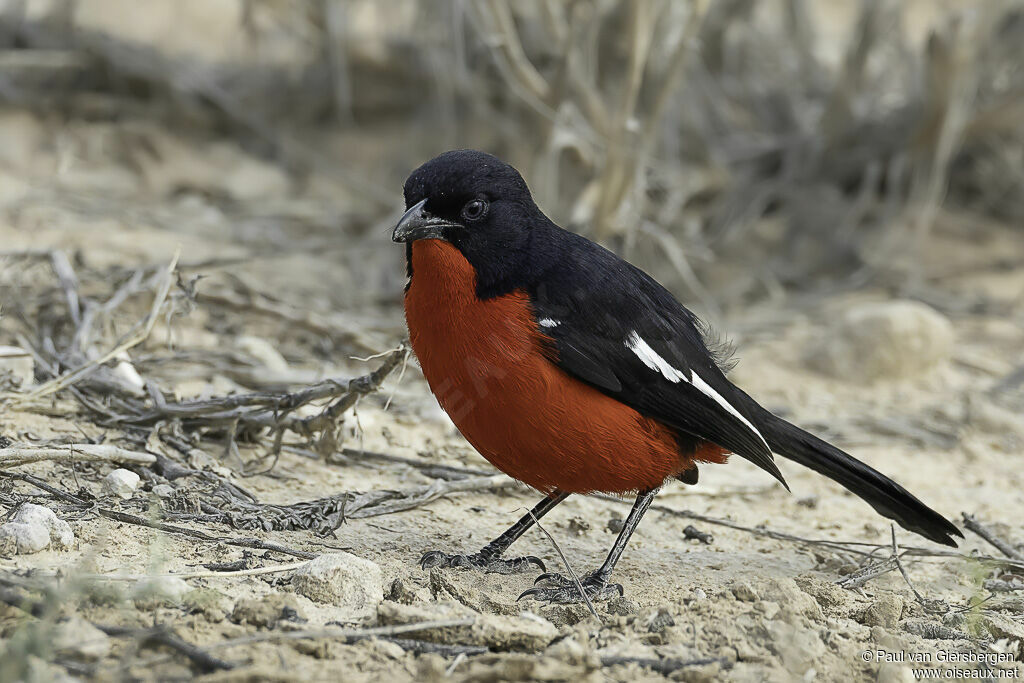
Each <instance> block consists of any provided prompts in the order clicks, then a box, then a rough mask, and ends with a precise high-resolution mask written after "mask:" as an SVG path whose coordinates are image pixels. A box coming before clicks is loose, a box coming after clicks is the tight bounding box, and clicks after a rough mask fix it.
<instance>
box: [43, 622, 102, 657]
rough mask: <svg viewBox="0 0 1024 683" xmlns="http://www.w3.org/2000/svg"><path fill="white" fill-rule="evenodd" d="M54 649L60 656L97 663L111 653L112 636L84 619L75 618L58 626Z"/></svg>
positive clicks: (54, 638)
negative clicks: (96, 661)
mask: <svg viewBox="0 0 1024 683" xmlns="http://www.w3.org/2000/svg"><path fill="white" fill-rule="evenodd" d="M53 649H54V650H55V651H56V653H57V654H58V655H62V656H65V657H73V658H74V659H81V660H86V661H95V660H97V659H102V658H103V657H106V656H107V654H108V653H109V652H110V636H108V635H107V634H106V633H104V632H103V631H101V630H99V629H98V628H96V627H95V626H93V625H92V624H90V623H89V622H88V621H86V620H85V619H83V618H82V617H78V616H75V617H71V618H70V619H68V620H67V621H62V622H60V623H59V624H57V628H56V629H55V630H54V633H53Z"/></svg>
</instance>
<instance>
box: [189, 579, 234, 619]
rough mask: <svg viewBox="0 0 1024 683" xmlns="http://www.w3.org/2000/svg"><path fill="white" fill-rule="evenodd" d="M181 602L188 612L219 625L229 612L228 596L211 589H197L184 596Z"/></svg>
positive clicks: (229, 602)
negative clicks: (200, 615)
mask: <svg viewBox="0 0 1024 683" xmlns="http://www.w3.org/2000/svg"><path fill="white" fill-rule="evenodd" d="M182 602H183V603H184V605H185V607H187V608H188V609H189V611H190V612H192V613H196V614H202V615H203V616H204V617H206V620H207V621H209V622H211V623H214V624H219V623H220V622H222V621H224V619H226V618H227V616H228V613H229V612H231V601H230V599H229V598H228V596H226V595H224V594H223V593H221V592H220V591H217V590H214V589H212V588H197V589H195V590H192V591H189V592H188V593H186V594H185V596H184V598H183V600H182Z"/></svg>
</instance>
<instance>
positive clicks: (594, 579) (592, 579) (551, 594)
mask: <svg viewBox="0 0 1024 683" xmlns="http://www.w3.org/2000/svg"><path fill="white" fill-rule="evenodd" d="M541 582H546V583H549V584H553V585H549V586H538V587H536V588H530V589H529V590H526V591H523V593H522V595H520V596H519V597H518V598H516V600H517V601H518V600H522V599H523V598H533V599H534V600H539V601H541V602H554V603H574V602H583V601H584V599H583V596H582V595H581V594H580V587H581V586H582V588H583V592H584V593H585V594H586V597H587V599H588V600H590V601H592V602H593V601H598V600H608V599H610V598H613V597H615V596H616V595H619V596H621V595H623V594H624V593H625V591H624V590H623V588H622V584H618V583H608V582H607V581H606V580H605V579H602V578H600V577H598V576H596V575H594V574H591V575H590V576H586V577H584V578H582V579H580V582H579V585H577V583H576V582H575V581H573V580H572V579H568V578H566V577H565V576H563V575H561V574H556V573H554V572H546V573H544V574H541V575H540V576H538V577H537V580H536V581H534V585H536V584H538V583H541Z"/></svg>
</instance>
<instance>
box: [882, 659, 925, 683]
mask: <svg viewBox="0 0 1024 683" xmlns="http://www.w3.org/2000/svg"><path fill="white" fill-rule="evenodd" d="M875 680H876V682H877V683H913V681H914V680H916V679H915V678H914V674H913V673H911V671H910V667H909V666H906V665H903V664H894V663H893V662H882V665H881V666H879V667H878V678H876V679H875Z"/></svg>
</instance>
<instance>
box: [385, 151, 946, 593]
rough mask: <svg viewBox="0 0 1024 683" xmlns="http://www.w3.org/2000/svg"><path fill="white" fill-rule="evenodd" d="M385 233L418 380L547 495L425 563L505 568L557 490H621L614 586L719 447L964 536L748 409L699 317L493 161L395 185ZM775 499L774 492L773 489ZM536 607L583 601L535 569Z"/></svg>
mask: <svg viewBox="0 0 1024 683" xmlns="http://www.w3.org/2000/svg"><path fill="white" fill-rule="evenodd" d="M405 202H406V209H407V210H406V212H405V215H404V216H402V218H401V220H400V221H399V222H398V225H397V226H396V227H395V231H394V235H393V239H394V240H395V241H396V242H404V243H405V244H406V257H407V261H408V274H409V284H408V286H407V288H406V292H405V314H406V320H407V322H408V325H409V337H410V340H411V343H412V348H413V350H414V351H415V353H416V356H417V358H418V359H419V362H420V365H421V367H422V369H423V374H424V376H425V377H426V379H427V382H428V383H429V385H430V389H431V391H432V392H433V393H434V395H435V396H436V397H437V399H438V401H439V402H440V404H441V407H442V408H444V410H445V411H446V412H447V413H448V415H449V416H450V417H451V419H452V421H453V422H454V423H455V425H456V426H457V427H458V428H459V430H460V431H461V432H462V434H463V435H464V436H465V437H466V439H467V440H468V441H469V442H470V443H471V444H472V445H473V446H474V447H475V448H476V449H477V450H478V451H480V453H481V454H482V455H483V456H484V457H485V458H487V460H489V461H490V462H491V463H492V464H493V465H494V466H495V467H497V468H498V469H499V470H501V471H502V472H505V473H506V474H508V475H509V476H511V477H514V478H516V479H518V480H520V481H523V482H525V483H527V484H529V485H530V486H532V487H534V488H536V489H539V490H540V491H542V492H544V493H545V494H547V495H546V498H544V500H542V501H541V502H540V503H539V504H538V505H537V507H535V508H534V509H533V511H532V514H528V515H526V516H524V517H523V518H522V519H521V520H520V521H519V522H517V523H516V524H515V525H514V526H512V528H510V529H509V530H508V531H506V532H505V533H504V534H502V535H501V536H500V537H498V538H497V539H495V540H494V541H492V542H491V543H489V544H488V545H486V546H485V547H484V548H483V549H482V550H480V551H479V552H477V553H473V554H470V555H457V554H456V555H452V554H448V553H444V552H440V551H432V552H428V553H427V554H426V555H424V557H423V559H422V561H421V563H422V564H423V565H424V566H425V567H433V566H459V567H477V568H481V569H485V570H487V571H496V572H504V573H510V572H514V571H522V570H524V569H526V568H528V567H529V566H530V565H531V564H536V565H538V566H539V567H540V568H541V569H542V570H543V564H542V563H541V562H540V560H538V559H537V558H533V557H525V558H516V559H511V560H505V559H502V557H501V556H502V554H503V553H504V552H505V550H506V549H507V548H508V547H509V546H510V545H511V544H512V542H513V541H515V540H516V539H517V538H519V536H521V535H522V534H523V532H524V531H526V530H527V529H528V528H529V527H530V526H531V525H532V524H533V522H534V519H535V518H540V517H541V516H543V515H544V514H545V513H547V512H548V511H549V510H551V509H552V508H553V507H555V506H556V505H557V504H558V503H560V502H561V501H563V500H565V498H566V497H567V496H568V495H569V494H571V493H584V494H585V493H592V492H597V491H603V492H609V493H635V494H637V498H636V503H635V505H634V506H633V509H632V511H631V512H630V514H629V516H628V518H627V519H626V522H625V525H624V528H623V530H622V532H621V534H620V535H619V537H618V539H617V540H616V542H615V544H614V546H613V547H612V550H611V552H610V553H609V555H608V558H607V560H605V562H604V564H603V565H602V566H601V567H600V568H599V569H597V570H596V571H595V572H593V573H591V574H589V575H587V577H586V578H585V579H583V581H582V583H583V586H584V589H585V590H586V591H587V593H588V597H590V598H602V597H607V596H608V595H611V594H612V593H613V592H615V591H618V592H619V593H621V591H622V588H621V586H618V585H615V584H609V582H608V579H609V577H610V575H611V572H612V568H613V567H614V565H615V563H616V561H617V560H618V558H619V555H621V553H622V550H623V548H624V547H625V545H626V543H627V541H628V540H629V537H630V535H631V534H632V532H633V530H634V529H635V528H636V526H637V524H638V523H639V521H640V518H641V517H642V516H643V514H644V512H645V511H646V510H647V508H648V507H649V506H650V504H651V502H652V500H653V498H654V495H655V493H656V492H657V491H658V489H659V487H661V485H662V484H663V483H664V482H665V481H666V480H668V479H671V478H673V477H674V478H677V479H679V480H681V481H683V482H685V483H689V484H694V483H696V482H697V465H698V463H724V462H725V461H726V456H727V454H729V453H735V454H736V455H739V456H740V457H743V458H746V459H747V460H749V461H751V462H753V463H754V464H755V465H757V466H758V467H760V468H761V469H763V470H765V471H767V472H768V473H769V474H771V475H772V476H773V477H775V478H776V479H778V480H779V481H780V482H782V484H783V485H784V486H786V482H785V480H784V479H783V477H782V473H781V472H780V471H779V469H778V467H776V465H775V461H774V458H773V456H772V454H773V453H777V454H778V455H781V456H782V457H784V458H788V459H790V460H795V461H796V462H798V463H800V464H801V465H804V466H806V467H810V468H811V469H813V470H815V471H817V472H819V473H821V474H824V475H825V476H827V477H830V478H831V479H834V480H835V481H837V482H839V483H840V484H842V485H843V486H845V487H846V488H847V489H849V490H850V491H852V492H853V493H855V494H857V495H858V496H860V497H861V498H863V499H864V500H865V501H867V502H868V503H869V504H870V505H871V506H872V507H873V508H875V510H877V511H878V512H879V513H880V514H882V515H884V516H886V517H889V518H890V519H893V520H895V521H896V522H898V523H899V524H900V525H901V526H903V527H905V528H906V529H909V530H910V531H914V532H916V533H918V534H920V535H922V536H924V537H925V538H928V539H930V540H932V541H936V542H938V543H943V544H945V545H951V546H954V547H955V545H956V543H955V542H954V540H953V537H954V536H961V537H962V534H961V533H960V531H959V530H958V529H957V528H956V527H955V526H953V524H951V523H950V522H949V521H948V520H946V519H945V518H944V517H942V516H941V515H939V514H938V513H936V512H935V511H934V510H932V509H930V508H929V507H928V506H926V505H925V504H924V503H922V502H921V501H920V500H918V499H917V498H915V497H914V496H913V495H912V494H911V493H910V492H908V491H907V490H906V489H904V488H903V487H902V486H900V485H899V484H897V483H896V482H894V481H892V480H891V479H889V478H888V477H886V476H884V475H883V474H881V473H880V472H878V471H876V470H874V469H872V468H871V467H869V466H867V465H865V464H864V463H862V462H860V461H858V460H856V459H855V458H853V457H851V456H850V455H848V454H847V453H844V452H843V451H841V450H839V449H838V448H836V447H835V446H832V445H831V444H828V443H826V442H825V441H822V440H821V439H819V438H817V437H815V436H813V435H811V434H809V433H807V432H805V431H804V430H802V429H800V428H799V427H796V426H794V425H792V424H790V423H788V422H786V421H785V420H783V419H782V418H780V417H777V416H775V415H773V414H772V413H771V412H769V411H768V410H766V409H764V408H762V407H761V406H760V405H758V403H757V402H756V401H754V399H752V398H750V397H749V396H748V395H747V394H745V393H744V392H743V391H741V390H740V389H739V388H737V387H736V386H734V385H733V384H732V383H731V382H730V381H729V380H728V379H727V378H726V376H725V371H724V369H723V368H724V366H725V361H724V359H721V358H718V357H716V355H715V354H714V353H712V352H711V351H710V350H709V344H708V342H707V340H706V337H707V334H706V332H707V329H706V327H705V326H704V324H703V323H702V322H701V321H700V320H699V319H698V318H697V317H696V316H695V315H694V314H693V313H691V312H690V311H689V310H687V309H686V308H685V307H684V306H683V305H682V304H680V303H679V302H678V301H676V300H675V298H673V296H672V295H671V294H670V293H669V292H668V291H667V290H666V289H665V288H664V287H662V286H661V285H660V284H658V283H657V282H655V281H654V279H653V278H651V277H650V276H649V275H647V274H646V273H644V272H643V271H642V270H640V269H639V268H637V267H635V266H633V265H631V264H629V263H627V262H626V261H624V260H622V259H621V258H619V257H618V256H616V255H615V254H613V253H612V252H610V251H608V250H607V249H604V248H602V247H601V246H599V245H597V244H595V243H593V242H591V241H590V240H587V239H586V238H584V237H581V236H579V235H576V234H574V233H571V232H569V231H567V230H563V229H562V228H560V227H558V226H557V225H555V224H554V223H553V222H552V221H551V220H549V219H548V217H547V216H545V215H544V214H543V213H542V212H541V210H540V209H539V208H538V207H537V205H536V204H535V203H534V201H533V198H532V197H531V195H530V191H529V189H528V188H527V186H526V183H525V182H524V181H523V178H522V176H520V175H519V173H518V172H517V171H516V170H515V169H514V168H512V167H511V166H509V165H508V164H506V163H504V162H502V161H501V160H500V159H498V158H496V157H493V156H491V155H489V154H484V153H482V152H476V151H471V150H458V151H452V152H446V153H444V154H441V155H440V156H438V157H436V158H434V159H432V160H431V161H428V162H427V163H425V164H424V165H422V166H420V167H419V168H418V169H416V170H415V171H414V172H413V173H412V175H410V176H409V178H408V180H407V181H406V183H405ZM787 488H788V486H787ZM538 583H544V584H545V585H543V586H542V587H539V588H534V589H532V590H530V591H527V592H526V593H524V595H532V596H534V597H536V598H538V599H542V600H551V601H561V602H564V601H574V600H578V599H580V597H581V596H580V595H579V594H578V592H577V589H576V587H575V584H573V583H570V582H569V581H568V580H566V579H565V578H564V577H562V576H560V575H557V574H543V575H542V576H541V577H540V578H539V579H538Z"/></svg>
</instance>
